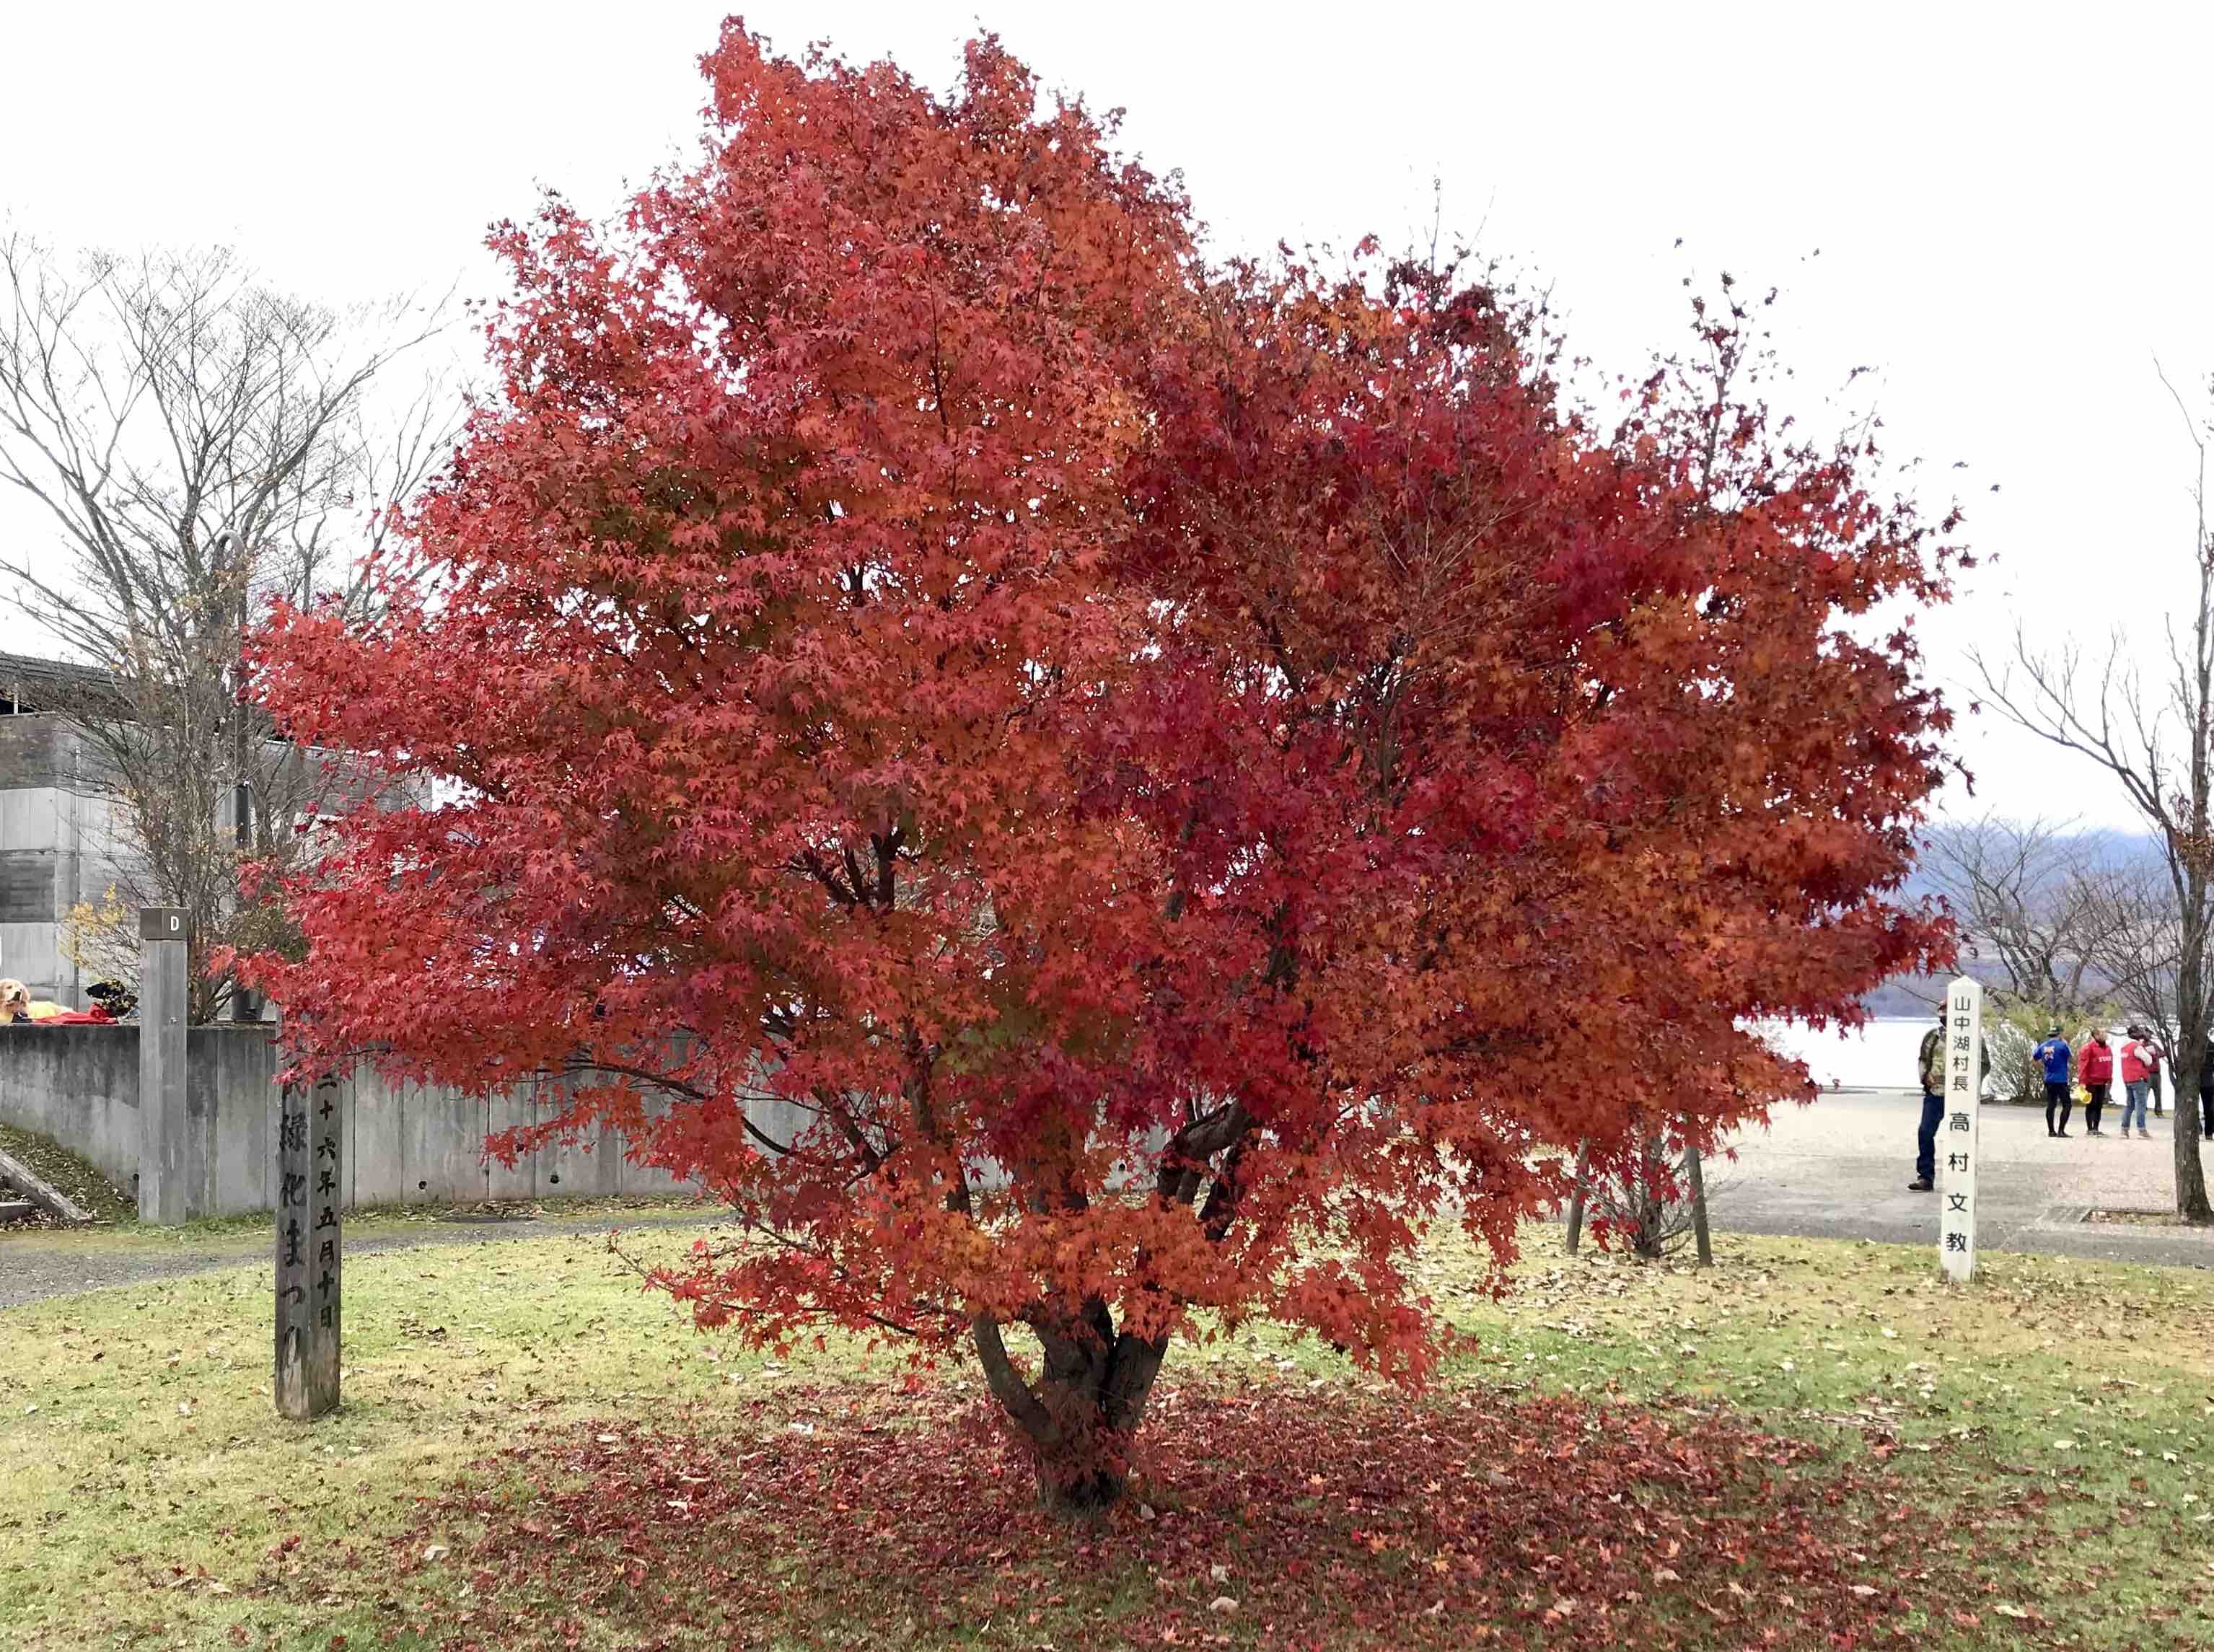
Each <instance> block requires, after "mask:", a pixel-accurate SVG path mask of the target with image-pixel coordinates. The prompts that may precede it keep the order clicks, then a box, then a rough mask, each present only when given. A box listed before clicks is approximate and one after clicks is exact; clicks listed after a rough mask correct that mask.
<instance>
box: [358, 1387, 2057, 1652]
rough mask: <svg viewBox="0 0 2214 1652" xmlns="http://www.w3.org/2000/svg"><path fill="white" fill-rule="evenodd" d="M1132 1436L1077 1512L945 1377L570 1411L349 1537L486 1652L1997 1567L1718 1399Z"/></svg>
mask: <svg viewBox="0 0 2214 1652" xmlns="http://www.w3.org/2000/svg"><path fill="white" fill-rule="evenodd" d="M1146 1433H1147V1440H1148V1442H1149V1446H1150V1452H1151V1455H1150V1458H1149V1459H1148V1460H1147V1462H1146V1463H1144V1464H1143V1465H1141V1473H1140V1478H1139V1480H1138V1482H1137V1490H1136V1491H1135V1495H1134V1496H1133V1497H1132V1498H1131V1500H1130V1501H1129V1502H1128V1503H1127V1504H1126V1505H1124V1506H1123V1507H1122V1508H1118V1509H1116V1511H1114V1512H1113V1513H1112V1514H1110V1515H1108V1516H1106V1517H1104V1518H1103V1519H1100V1520H1097V1521H1095V1522H1092V1523H1089V1524H1070V1523H1069V1522H1067V1520H1062V1519H1061V1518H1059V1517H1056V1516H1055V1515H1052V1514H1048V1513H1046V1512H1044V1511H1043V1510H1042V1509H1040V1508H1038V1507H1037V1503H1036V1502H1035V1500H1034V1497H1033V1495H1032V1489H1031V1488H1032V1482H1031V1475H1030V1472H1029V1470H1028V1468H1027V1466H1026V1465H1024V1462H1023V1461H1022V1459H1020V1457H1019V1456H1018V1454H1017V1453H1015V1452H1014V1450H1013V1449H1012V1447H1010V1446H1009V1445H1008V1444H1007V1443H1006V1442H1005V1441H1003V1440H1001V1439H1000V1437H999V1435H998V1434H997V1432H996V1430H995V1429H994V1428H993V1426H992V1424H991V1423H990V1421H989V1419H988V1417H987V1416H984V1415H983V1414H982V1412H981V1411H980V1410H979V1409H978V1408H977V1407H976V1404H974V1402H972V1401H969V1400H967V1399H964V1398H963V1397H962V1396H960V1395H958V1394H957V1393H955V1392H951V1391H950V1390H948V1389H945V1388H942V1387H923V1388H920V1389H914V1388H910V1389H908V1390H898V1389H894V1388H892V1387H890V1386H873V1387H870V1388H866V1389H862V1388H847V1389H839V1390H829V1391H823V1390H806V1389H803V1390H798V1391H795V1392H789V1393H787V1394H785V1395H783V1396H780V1397H779V1398H776V1399H774V1400H755V1401H752V1402H749V1404H748V1405H747V1406H746V1407H745V1408H744V1411H743V1416H741V1417H740V1418H738V1419H737V1426H736V1427H734V1426H733V1418H732V1417H731V1415H730V1414H729V1413H728V1412H725V1413H722V1414H719V1415H716V1416H709V1415H707V1414H706V1413H705V1412H704V1411H702V1412H695V1413H692V1414H689V1415H678V1416H673V1417H671V1418H670V1419H669V1421H668V1422H667V1423H664V1424H663V1425H662V1426H660V1427H658V1428H647V1427H645V1426H642V1425H640V1424H639V1423H634V1422H620V1423H600V1424H587V1425H585V1426H584V1427H582V1428H580V1429H566V1428H565V1429H560V1430H553V1429H548V1430H547V1431H545V1432H543V1433H537V1434H533V1435H527V1436H525V1437H524V1439H523V1441H521V1442H520V1443H517V1444H516V1445H514V1446H511V1447H509V1448H508V1449H507V1450H505V1451H504V1452H502V1453H500V1454H499V1455H498V1457H496V1458H488V1459H485V1460H484V1462H482V1463H481V1464H480V1465H479V1472H477V1474H476V1475H474V1477H472V1478H471V1479H470V1480H469V1481H468V1483H465V1484H457V1485H456V1486H454V1487H452V1488H449V1489H447V1490H443V1491H442V1492H441V1493H439V1494H437V1496H433V1497H431V1498H428V1499H426V1500H425V1501H424V1502H423V1503H422V1504H421V1505H420V1508H419V1517H418V1519H417V1520H416V1522H415V1523H414V1525H413V1527H411V1528H410V1529H409V1530H408V1531H407V1533H405V1534H404V1535H402V1536H401V1537H400V1538H398V1539H395V1540H394V1544H393V1547H392V1549H391V1550H390V1551H389V1552H387V1553H370V1552H363V1553H361V1554H360V1555H358V1557H357V1558H358V1563H359V1564H361V1565H363V1566H364V1567H373V1568H375V1569H377V1570H379V1571H380V1572H386V1573H388V1574H391V1576H389V1578H388V1582H387V1584H386V1586H385V1595H386V1598H385V1600H384V1602H383V1604H384V1606H385V1608H386V1610H387V1612H388V1614H389V1616H390V1618H391V1620H392V1622H393V1624H394V1627H395V1628H399V1627H402V1626H404V1627H406V1628H407V1629H409V1630H412V1631H417V1632H420V1633H421V1634H423V1635H424V1636H425V1638H426V1639H427V1640H429V1641H430V1642H431V1643H434V1644H438V1645H442V1646H447V1647H454V1648H470V1647H476V1648H483V1649H505V1648H511V1647H517V1648H519V1647H525V1646H528V1647H541V1646H557V1647H558V1646H561V1645H564V1644H578V1643H583V1644H594V1643H602V1642H604V1641H605V1640H606V1638H607V1637H609V1635H610V1634H613V1635H614V1636H615V1637H616V1639H617V1643H620V1644H622V1645H626V1646H631V1645H635V1646H640V1647H652V1648H667V1649H677V1648H688V1647H695V1646H697V1647H706V1646H713V1647H725V1646H733V1647H735V1646H748V1647H776V1646H788V1645H804V1646H837V1645H850V1646H882V1645H887V1644H899V1645H905V1646H910V1647H915V1648H927V1647H935V1646H941V1645H951V1644H962V1645H978V1644H982V1645H1006V1646H1011V1647H1022V1648H1025V1649H1032V1648H1037V1647H1040V1646H1050V1647H1052V1648H1054V1649H1056V1652H1073V1649H1081V1648H1103V1649H1104V1648H1109V1647H1114V1648H1121V1647H1127V1646H1132V1645H1139V1644H1143V1645H1148V1646H1154V1645H1170V1646H1210V1645H1212V1646H1235V1647H1283V1648H1321V1647H1346V1648H1353V1647H1361V1648H1373V1647H1384V1646H1390V1647H1425V1646H1434V1647H1440V1648H1442V1647H1463V1646H1470V1645H1497V1646H1510V1647H1519V1646H1530V1647H1536V1646H1544V1647H1546V1648H1549V1649H1568V1648H1593V1649H1598V1648H1606V1649H1616V1648H1622V1647H1636V1648H1640V1649H1646V1648H1653V1649H1661V1648H1669V1647H1684V1648H1722V1647H1729V1648H1738V1647H1792V1648H1797V1647H1807V1648H1834V1649H1851V1648H1881V1647H1889V1646H1899V1645H1905V1644H1906V1643H1909V1642H1910V1641H1911V1642H1917V1643H1927V1642H1928V1640H1929V1639H1930V1638H1933V1637H1932V1636H1931V1633H1930V1631H1932V1630H1933V1629H1934V1630H1935V1631H1936V1635H1935V1637H1934V1638H1936V1639H1937V1640H1938V1641H1940V1642H1941V1643H1942V1641H1944V1640H1945V1639H1946V1638H1947V1637H1948V1633H1949V1634H1957V1633H1958V1631H1960V1630H1961V1629H1963V1628H1974V1627H1976V1626H1977V1625H1978V1624H1979V1619H1978V1618H1977V1617H1976V1616H1975V1615H1974V1612H1972V1610H1970V1609H1969V1608H1970V1607H1971V1606H1972V1604H1973V1603H1975V1602H1977V1601H1979V1600H1981V1599H1982V1598H1983V1594H1984V1586H1982V1585H1981V1584H1979V1582H1976V1580H1974V1579H1973V1578H1972V1577H1971V1576H1969V1575H1968V1574H1967V1573H1966V1571H1965V1570H1964V1569H1950V1570H1948V1569H1942V1567H1941V1566H1933V1564H1932V1563H1931V1559H1930V1545H1929V1542H1928V1539H1929V1538H1930V1534H1931V1533H1933V1532H1934V1531H1935V1530H1936V1529H1937V1527H1936V1516H1934V1515H1933V1514H1930V1513H1929V1512H1928V1511H1926V1510H1923V1509H1921V1508H1915V1507H1913V1506H1911V1504H1910V1503H1908V1502H1905V1500H1903V1499H1902V1498H1901V1496H1899V1490H1900V1488H1899V1485H1898V1484H1896V1483H1895V1482H1894V1481H1893V1479H1892V1478H1891V1477H1890V1476H1889V1475H1888V1474H1887V1473H1886V1472H1884V1471H1882V1470H1881V1469H1880V1468H1879V1469H1875V1472H1874V1473H1873V1476H1872V1477H1871V1476H1870V1475H1869V1473H1868V1469H1869V1466H1870V1465H1868V1463H1867V1460H1866V1459H1861V1458H1859V1457H1858V1455H1857V1453H1850V1454H1847V1453H1839V1454H1838V1455H1835V1456H1826V1455H1825V1454H1824V1452H1823V1449H1822V1448H1821V1447H1818V1446H1816V1445H1813V1444H1811V1443H1809V1442H1807V1441H1797V1440H1790V1439H1785V1438H1781V1437H1777V1436H1775V1435H1766V1434H1762V1433H1758V1432H1756V1431H1754V1430H1752V1429H1750V1428H1749V1427H1747V1426H1746V1425H1745V1424H1744V1423H1742V1422H1741V1421H1740V1420H1736V1419H1734V1418H1733V1416H1731V1415H1730V1414H1729V1413H1728V1412H1727V1411H1726V1410H1722V1409H1720V1408H1714V1407H1696V1406H1693V1405H1691V1404H1667V1405H1661V1406H1654V1405H1630V1404H1596V1403H1587V1402H1584V1401H1581V1400H1577V1399H1573V1398H1523V1399H1516V1400H1510V1399H1508V1398H1505V1397H1502V1396H1498V1395H1492V1394H1485V1393H1481V1392H1461V1393H1453V1394H1439V1395H1433V1396H1429V1397H1426V1398H1420V1399H1414V1400H1410V1399H1407V1398H1404V1397H1397V1396H1388V1395H1387V1396H1374V1395H1367V1394H1361V1393H1357V1392H1350V1391H1349V1390H1347V1389H1345V1388H1342V1387H1340V1386H1330V1387H1325V1388H1313V1389H1300V1390H1287V1389H1281V1388H1248V1389H1231V1388H1223V1387H1213V1386H1191V1385H1187V1386H1182V1387H1180V1388H1177V1389H1173V1390H1167V1391H1165V1392H1163V1393H1162V1394H1161V1395H1160V1396H1159V1399H1158V1400H1157V1403H1156V1404H1155V1407H1154V1409H1153V1414H1152V1415H1151V1416H1149V1418H1148V1421H1147V1430H1146ZM426 1557H427V1558H426ZM1994 1626H1995V1625H1994ZM2041 1626H2042V1624H2041V1620H2040V1619H2037V1618H2035V1617H2034V1614H2031V1615H2029V1616H2027V1618H2024V1620H2022V1621H2019V1622H2015V1623H2010V1624H2007V1626H2006V1627H2007V1630H2008V1631H2009V1639H2014V1640H2017V1641H2018V1640H2019V1638H2020V1637H2021V1635H2022V1633H2023V1631H2031V1632H2033V1633H2034V1631H2035V1630H2036V1629H2037V1628H2039V1627H2041Z"/></svg>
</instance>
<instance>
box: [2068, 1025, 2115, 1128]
mask: <svg viewBox="0 0 2214 1652" xmlns="http://www.w3.org/2000/svg"><path fill="white" fill-rule="evenodd" d="M2076 1077H2077V1078H2078V1079H2080V1080H2082V1081H2083V1089H2084V1092H2085V1093H2086V1095H2087V1096H2088V1097H2089V1099H2088V1100H2086V1101H2085V1102H2084V1104H2083V1134H2084V1135H2100V1134H2101V1131H2100V1129H2099V1112H2100V1110H2101V1109H2102V1108H2103V1107H2105V1106H2106V1104H2107V1098H2108V1096H2109V1095H2110V1093H2111V1091H2112V1086H2113V1082H2114V1047H2113V1045H2112V1044H2111V1043H2107V1030H2106V1028H2104V1027H2093V1028H2092V1029H2091V1031H2090V1036H2089V1037H2088V1038H2086V1039H2085V1040H2084V1043H2083V1049H2082V1050H2081V1051H2079V1052H2078V1053H2077V1055H2076Z"/></svg>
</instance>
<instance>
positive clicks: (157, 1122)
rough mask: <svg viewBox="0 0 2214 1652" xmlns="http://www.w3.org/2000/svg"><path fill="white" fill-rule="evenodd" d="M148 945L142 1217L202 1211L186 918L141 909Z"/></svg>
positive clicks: (174, 1218)
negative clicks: (190, 1106)
mask: <svg viewBox="0 0 2214 1652" xmlns="http://www.w3.org/2000/svg"><path fill="white" fill-rule="evenodd" d="M138 935H139V939H140V940H141V941H142V942H144V947H145V962H144V964H142V965H141V966H140V976H139V982H138V1220H139V1221H147V1222H165V1223H174V1222H180V1221H184V1220H185V1219H186V1218H187V1217H188V1216H191V1215H195V1214H197V1213H196V1212H194V1210H193V1208H192V1206H193V1195H194V1193H195V1191H196V1189H195V1187H194V1185H193V1164H192V1156H193V1155H192V1125H191V1122H190V1121H189V1120H188V1119H187V1117H186V1116H185V913H184V909H183V908H181V907H174V906H149V907H141V908H140V909H139V910H138Z"/></svg>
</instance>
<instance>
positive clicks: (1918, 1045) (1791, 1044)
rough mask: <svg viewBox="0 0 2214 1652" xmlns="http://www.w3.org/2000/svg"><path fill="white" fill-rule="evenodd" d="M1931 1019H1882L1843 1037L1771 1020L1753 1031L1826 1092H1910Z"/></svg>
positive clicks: (1835, 1031) (1834, 1032)
mask: <svg viewBox="0 0 2214 1652" xmlns="http://www.w3.org/2000/svg"><path fill="white" fill-rule="evenodd" d="M1935 1020H1936V1017H1935V1016H1920V1015H1915V1016H1902V1017H1896V1018H1894V1017H1888V1016H1887V1017H1883V1018H1881V1019H1876V1020H1873V1021H1870V1022H1868V1024H1867V1025H1865V1026H1860V1027H1856V1028H1854V1029H1853V1030H1852V1031H1849V1032H1845V1033H1843V1034H1840V1033H1839V1032H1838V1029H1837V1028H1835V1027H1830V1028H1826V1029H1825V1030H1823V1031H1815V1030H1814V1029H1813V1027H1810V1026H1807V1025H1803V1024H1801V1023H1799V1022H1795V1021H1776V1022H1770V1023H1768V1024H1766V1025H1762V1026H1760V1027H1758V1028H1757V1029H1756V1031H1758V1032H1760V1033H1761V1034H1762V1035H1763V1036H1764V1037H1766V1038H1767V1040H1768V1042H1769V1043H1771V1044H1772V1045H1774V1046H1775V1047H1776V1049H1778V1050H1780V1051H1782V1052H1783V1054H1784V1055H1792V1056H1796V1057H1797V1058H1798V1059H1799V1060H1801V1061H1802V1062H1806V1063H1807V1071H1808V1072H1809V1073H1811V1074H1813V1078H1814V1082H1815V1083H1817V1084H1819V1085H1820V1086H1822V1087H1823V1088H1824V1089H1826V1090H1832V1089H1847V1090H1911V1089H1912V1088H1914V1087H1915V1082H1916V1080H1915V1076H1914V1062H1915V1057H1916V1055H1917V1054H1918V1053H1919V1052H1920V1050H1921V1049H1922V1035H1923V1033H1924V1032H1926V1031H1929V1030H1930V1025H1932V1023H1933V1022H1934V1021H1935Z"/></svg>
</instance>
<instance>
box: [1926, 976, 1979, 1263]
mask: <svg viewBox="0 0 2214 1652" xmlns="http://www.w3.org/2000/svg"><path fill="white" fill-rule="evenodd" d="M1944 1031H1945V1047H1944V1055H1945V1078H1944V1085H1945V1111H1944V1114H1943V1116H1942V1118H1941V1119H1940V1121H1939V1123H1938V1126H1937V1190H1938V1194H1939V1196H1940V1197H1941V1198H1942V1200H1943V1201H1944V1203H1943V1206H1942V1208H1941V1209H1940V1210H1939V1211H1938V1213H1937V1266H1938V1269H1939V1271H1941V1272H1942V1274H1943V1275H1944V1276H1945V1277H1946V1278H1947V1279H1948V1280H1949V1281H1951V1282H1953V1283H1954V1284H1956V1285H1965V1284H1966V1283H1967V1282H1968V1281H1969V1280H1971V1279H1972V1278H1974V1277H1975V1273H1976V1169H1977V1166H1976V1161H1977V1159H1979V1158H1981V1157H1982V1156H1983V1155H1982V1153H1981V1150H1980V1149H1979V1147H1978V1146H1977V1138H1978V1137H1979V1135H1980V1134H1981V1132H1980V1131H1979V1129H1978V1128H1977V1126H1978V1116H1979V1107H1980V1105H1981V1103H1982V1101H1983V1093H1984V987H1983V983H1982V982H1979V981H1978V980H1977V979H1976V978H1975V977H1974V976H1960V977H1959V978H1958V979H1956V980H1955V981H1954V982H1953V984H1952V985H1951V986H1950V987H1949V988H1947V989H1946V994H1945V1022H1944Z"/></svg>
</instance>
